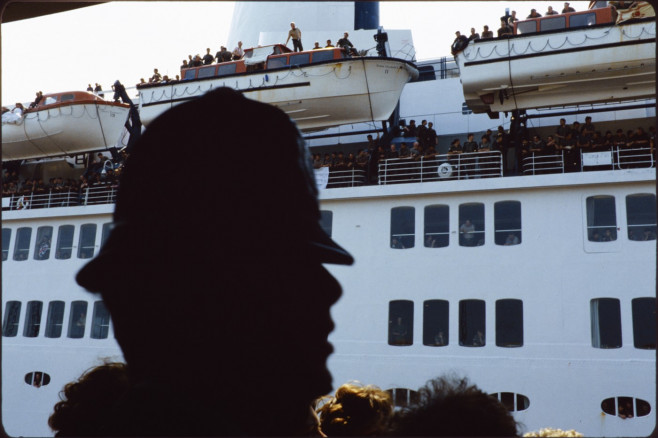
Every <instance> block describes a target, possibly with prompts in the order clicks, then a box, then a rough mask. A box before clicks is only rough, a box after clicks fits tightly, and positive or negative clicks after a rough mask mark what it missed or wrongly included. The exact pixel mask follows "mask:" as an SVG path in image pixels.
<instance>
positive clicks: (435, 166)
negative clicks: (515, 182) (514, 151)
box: [379, 151, 503, 185]
mask: <svg viewBox="0 0 658 438" xmlns="http://www.w3.org/2000/svg"><path fill="white" fill-rule="evenodd" d="M502 176H503V160H502V155H501V153H500V152H498V151H491V152H465V153H461V154H437V155H436V156H435V157H434V158H426V157H420V158H418V159H416V158H388V159H384V160H381V161H380V162H379V184H381V185H386V184H401V183H414V182H427V181H450V180H462V179H478V178H494V177H502Z"/></svg>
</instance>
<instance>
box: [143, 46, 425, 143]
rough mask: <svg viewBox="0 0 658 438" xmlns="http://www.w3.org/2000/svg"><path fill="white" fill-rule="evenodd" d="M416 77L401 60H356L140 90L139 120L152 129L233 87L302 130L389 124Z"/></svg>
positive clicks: (414, 70) (409, 66)
mask: <svg viewBox="0 0 658 438" xmlns="http://www.w3.org/2000/svg"><path fill="white" fill-rule="evenodd" d="M417 75H418V72H417V70H416V69H414V68H413V67H412V66H411V65H410V64H408V63H406V62H404V61H401V60H396V59H391V58H357V59H344V60H340V61H338V62H331V63H326V64H317V65H306V66H301V67H297V66H294V67H291V68H289V69H285V70H272V71H259V72H256V73H251V74H244V75H239V76H237V75H236V76H229V77H221V78H211V79H202V80H196V81H194V82H181V83H177V84H172V85H162V86H159V87H153V88H146V89H143V90H140V117H141V119H142V123H144V124H145V125H148V124H149V123H150V122H151V121H152V120H153V119H155V118H156V117H157V116H158V115H160V114H161V113H163V112H164V111H166V110H167V109H169V108H171V107H173V106H174V105H176V104H178V103H182V102H184V101H186V100H189V99H190V98H193V97H196V96H200V95H202V94H204V93H205V92H207V91H209V90H212V89H214V88H218V87H231V88H234V89H236V90H239V91H242V92H243V93H244V95H245V96H247V97H249V98H251V99H254V100H258V101H260V102H265V103H269V104H272V105H275V106H278V107H280V108H281V109H282V110H283V111H285V112H286V113H287V114H288V115H289V116H290V118H291V119H292V120H294V121H295V122H296V123H297V126H298V128H299V129H300V130H302V131H312V130H318V129H324V128H328V127H330V126H337V125H341V124H345V123H356V122H366V121H379V120H386V119H388V118H389V117H390V115H391V113H392V112H393V110H394V109H395V106H396V105H397V103H398V100H399V98H400V94H401V93H402V88H403V87H404V85H405V84H406V83H407V82H409V80H411V79H412V78H414V77H416V76H417Z"/></svg>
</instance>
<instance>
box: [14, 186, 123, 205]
mask: <svg viewBox="0 0 658 438" xmlns="http://www.w3.org/2000/svg"><path fill="white" fill-rule="evenodd" d="M117 189H118V186H116V185H109V184H102V185H100V186H93V187H88V188H86V189H83V190H81V191H77V190H64V191H53V190H50V191H49V192H48V193H42V194H36V193H30V194H22V195H21V194H14V195H11V196H8V197H3V198H2V210H3V211H6V210H30V209H35V208H53V207H75V206H80V205H94V204H111V203H114V202H115V201H116V194H117Z"/></svg>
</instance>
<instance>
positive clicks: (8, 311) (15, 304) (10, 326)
mask: <svg viewBox="0 0 658 438" xmlns="http://www.w3.org/2000/svg"><path fill="white" fill-rule="evenodd" d="M20 319H21V302H20V301H7V304H6V305H5V316H4V320H3V321H2V336H6V337H8V338H11V337H14V336H16V335H17V334H18V322H19V321H20Z"/></svg>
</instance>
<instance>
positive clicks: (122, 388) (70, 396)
mask: <svg viewBox="0 0 658 438" xmlns="http://www.w3.org/2000/svg"><path fill="white" fill-rule="evenodd" d="M128 388H129V380H128V371H127V369H126V364H124V363H121V362H108V363H105V364H103V365H100V366H97V367H94V368H91V369H89V370H87V371H85V372H84V373H83V374H82V376H80V378H79V379H77V380H76V381H74V382H71V383H67V384H66V385H65V386H64V389H63V390H62V391H61V392H60V399H61V401H60V402H57V404H55V408H54V412H53V413H52V414H51V415H50V418H48V426H50V428H51V429H52V430H53V431H54V432H55V436H99V435H100V427H101V426H102V425H103V424H105V423H107V417H106V416H107V415H108V413H109V412H111V409H112V407H113V406H114V404H115V403H116V402H117V401H118V400H120V399H121V398H122V397H123V396H124V395H125V394H126V393H127V392H128Z"/></svg>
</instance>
